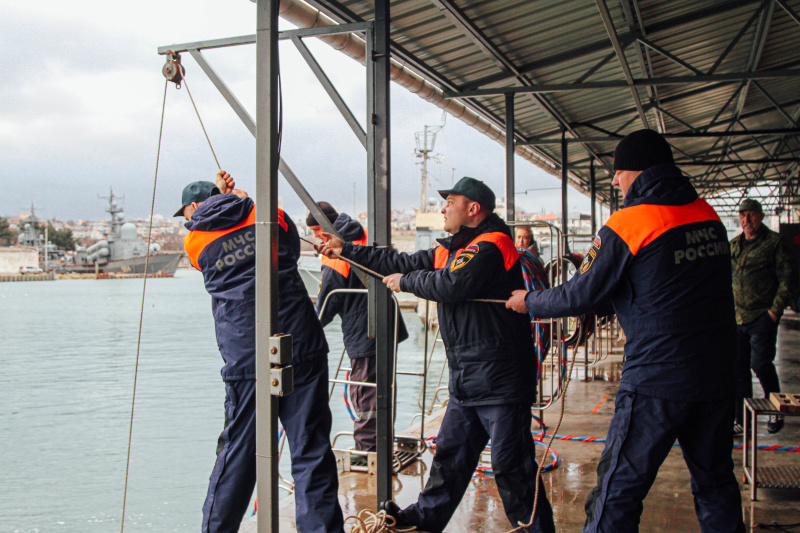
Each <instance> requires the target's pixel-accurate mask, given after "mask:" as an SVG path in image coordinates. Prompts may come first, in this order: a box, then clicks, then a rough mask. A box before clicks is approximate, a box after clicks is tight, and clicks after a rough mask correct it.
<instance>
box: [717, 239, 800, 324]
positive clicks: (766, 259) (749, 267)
mask: <svg viewBox="0 0 800 533" xmlns="http://www.w3.org/2000/svg"><path fill="white" fill-rule="evenodd" d="M731 261H732V267H733V298H734V301H735V304H736V322H737V323H738V324H746V323H748V322H752V321H753V320H755V319H756V318H758V317H759V316H761V315H763V314H764V313H766V312H767V311H772V312H773V313H775V314H776V315H777V316H781V315H782V314H783V310H784V309H785V308H786V307H787V306H788V305H789V304H790V303H791V302H792V301H793V300H794V298H795V296H796V295H797V285H798V284H797V279H796V278H797V270H796V269H797V267H796V265H795V260H794V257H793V256H792V252H791V250H790V249H789V247H788V246H787V245H786V244H785V243H784V242H783V240H782V238H781V236H780V234H778V233H775V232H774V231H772V230H770V229H769V228H767V227H766V226H764V225H762V226H761V229H760V230H759V231H758V233H757V234H756V236H755V237H754V238H753V239H752V240H751V241H749V242H748V243H747V244H746V245H745V237H744V233H742V234H740V235H737V236H736V237H735V238H734V239H733V240H732V241H731Z"/></svg>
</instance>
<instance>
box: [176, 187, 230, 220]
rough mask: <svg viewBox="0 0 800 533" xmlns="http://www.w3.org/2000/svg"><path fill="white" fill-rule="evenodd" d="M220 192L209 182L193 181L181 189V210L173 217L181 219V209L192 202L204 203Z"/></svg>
mask: <svg viewBox="0 0 800 533" xmlns="http://www.w3.org/2000/svg"><path fill="white" fill-rule="evenodd" d="M219 193H220V191H219V189H218V188H217V186H216V185H214V184H213V183H211V182H210V181H195V182H192V183H190V184H189V185H187V186H186V187H184V188H183V195H181V208H180V209H178V210H177V211H176V212H175V214H174V215H172V216H174V217H182V216H183V209H184V208H185V207H186V206H187V205H190V204H191V203H192V202H197V203H200V202H205V201H206V200H208V199H209V198H211V197H212V196H216V195H217V194H219Z"/></svg>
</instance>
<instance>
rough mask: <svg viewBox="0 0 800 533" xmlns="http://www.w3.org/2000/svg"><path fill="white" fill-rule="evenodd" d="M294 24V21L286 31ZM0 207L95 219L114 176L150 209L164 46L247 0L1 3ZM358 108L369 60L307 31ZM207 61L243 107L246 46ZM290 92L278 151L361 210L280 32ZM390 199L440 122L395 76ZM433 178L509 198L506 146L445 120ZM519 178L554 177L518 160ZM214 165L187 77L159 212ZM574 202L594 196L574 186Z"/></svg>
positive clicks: (320, 97) (228, 141)
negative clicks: (428, 131) (474, 183)
mask: <svg viewBox="0 0 800 533" xmlns="http://www.w3.org/2000/svg"><path fill="white" fill-rule="evenodd" d="M288 27H289V26H287V28H288ZM0 31H2V35H3V37H2V46H0V71H1V72H3V78H4V79H3V83H2V84H0V163H2V168H3V177H2V178H0V179H2V189H3V192H2V194H0V216H15V215H19V214H20V213H22V212H28V211H29V206H30V205H31V203H32V202H33V203H34V204H35V205H36V207H37V213H38V214H39V215H40V216H42V217H45V218H57V219H60V220H69V219H79V218H83V219H101V218H104V217H105V216H106V215H105V213H104V212H103V208H104V202H103V200H100V199H98V196H105V195H107V194H108V192H109V189H110V188H113V190H114V193H115V194H118V195H124V202H123V205H124V207H125V209H126V213H127V215H128V216H130V217H136V218H143V217H146V216H147V214H148V213H149V210H150V202H151V197H152V193H153V183H154V178H155V175H156V157H157V150H158V138H159V127H160V119H161V102H162V98H163V96H164V86H165V80H164V78H163V76H162V75H161V67H162V65H163V63H164V58H163V57H162V56H159V55H158V54H157V52H156V50H157V48H158V46H161V45H167V44H171V43H183V42H190V41H197V40H205V39H214V38H222V37H231V36H236V35H247V34H252V33H254V32H255V4H253V3H251V2H250V1H248V0H225V1H222V0H214V1H211V0H167V1H154V0H140V1H138V2H127V3H125V2H108V1H100V0H75V1H71V2H64V1H63V0H60V1H59V0H36V1H25V2H23V1H19V0H0ZM307 42H308V45H309V47H310V48H311V49H312V52H313V53H314V54H315V56H316V57H317V59H318V61H319V62H320V63H321V64H322V65H323V68H325V70H326V72H327V74H328V76H329V77H330V78H331V79H332V80H333V81H334V84H335V85H336V86H337V89H338V90H339V92H340V93H341V94H342V95H343V97H344V98H345V100H346V101H347V102H348V104H349V106H350V108H351V109H353V110H354V112H355V113H356V115H357V116H358V117H359V118H361V119H362V124H363V116H364V114H365V112H364V110H365V107H366V103H365V89H364V86H365V70H364V67H363V66H362V65H360V64H359V63H357V62H355V61H354V60H352V59H350V58H348V57H346V56H344V55H342V54H340V53H338V52H335V51H333V50H332V49H330V48H329V47H328V46H327V45H325V44H323V43H318V42H315V41H310V42H309V41H307ZM205 56H206V58H207V60H208V61H209V62H210V63H211V65H212V66H213V67H214V68H215V69H216V70H217V72H218V73H219V74H220V75H221V76H222V78H223V79H224V80H225V82H226V83H227V84H228V86H229V87H230V88H231V89H232V90H233V92H234V94H236V96H237V97H238V98H239V100H240V101H241V102H242V103H243V104H244V105H245V107H246V108H247V109H248V110H249V112H250V113H251V115H252V114H254V113H255V105H254V102H255V47H254V46H252V45H250V46H241V47H236V48H228V49H223V50H210V51H207V52H205ZM183 64H184V66H185V68H186V79H187V84H188V85H189V88H190V89H191V91H192V95H193V96H194V98H195V102H196V103H197V106H198V109H199V112H200V114H201V117H202V119H203V121H204V123H205V125H206V129H207V130H208V133H209V137H210V139H211V142H212V144H213V146H214V150H215V151H216V154H217V157H218V158H219V160H220V165H221V166H222V167H223V168H224V169H225V170H227V171H229V172H230V173H231V174H232V175H234V177H236V178H237V180H238V184H239V186H240V187H241V188H243V189H245V190H249V191H250V192H253V191H254V187H255V180H254V173H255V170H254V169H255V149H254V145H255V142H254V139H253V137H252V136H251V135H250V133H249V131H248V130H247V129H246V128H245V127H244V125H243V124H242V123H241V122H240V120H239V119H238V117H237V116H236V115H235V114H234V113H233V111H232V110H231V108H230V107H229V106H228V104H227V103H226V102H225V101H224V100H223V99H222V97H221V96H220V95H219V93H218V92H217V91H216V89H215V88H214V87H213V86H212V85H211V83H210V82H209V81H208V79H207V78H206V76H205V74H203V72H202V71H201V70H200V68H199V66H197V64H196V63H195V62H194V60H193V59H192V58H191V57H190V56H189V55H188V54H185V55H184V57H183ZM281 72H282V88H283V95H284V100H283V105H284V133H283V144H282V156H283V158H284V159H285V160H286V162H287V163H288V164H289V166H290V167H292V169H293V170H294V171H295V173H296V174H297V175H298V176H299V177H300V179H301V180H302V182H303V183H304V185H305V186H306V188H307V189H308V190H309V192H310V193H311V195H312V196H313V197H314V198H315V199H317V200H327V201H330V202H331V203H333V204H334V205H337V206H338V207H339V209H340V210H341V211H349V212H352V211H354V210H355V211H363V210H365V209H366V154H365V152H364V149H363V148H362V146H361V144H360V143H359V142H358V141H357V140H356V138H355V136H354V135H353V134H352V132H351V131H350V129H349V128H348V127H347V125H346V123H345V122H344V119H343V118H342V117H341V115H340V114H339V113H338V111H337V110H336V108H335V107H334V105H333V104H332V102H331V101H330V100H329V98H328V97H327V95H326V94H325V93H324V92H323V90H322V88H321V87H320V86H319V84H318V83H317V82H316V79H315V78H314V77H313V75H312V73H311V71H310V70H309V69H308V67H307V66H306V65H305V63H304V62H303V61H302V59H300V56H299V55H298V54H297V53H296V51H295V50H294V48H293V46H292V45H291V43H288V42H284V43H282V44H281ZM391 98H392V112H393V115H392V121H393V122H392V164H393V177H392V180H393V181H392V183H393V188H392V202H393V207H395V208H410V207H411V206H412V205H417V204H418V203H419V197H420V167H419V164H418V161H419V160H418V159H417V158H415V157H414V149H415V147H416V144H415V133H416V132H418V131H422V130H423V127H424V126H425V125H428V126H437V125H441V124H442V123H443V116H442V112H441V110H439V109H438V108H436V107H435V106H433V105H431V104H428V103H427V102H424V101H422V100H421V99H419V98H418V97H416V96H414V95H412V94H410V93H408V92H407V91H405V90H404V89H402V88H400V87H397V86H394V85H393V87H392V95H391ZM435 153H436V154H439V157H438V158H437V161H436V162H432V163H430V164H429V172H430V174H431V178H432V179H431V190H430V191H429V193H428V196H432V195H433V194H435V193H434V192H433V190H434V189H435V188H442V187H445V186H448V185H450V183H451V180H452V178H453V177H455V179H458V178H460V177H461V176H464V175H468V176H474V177H477V178H479V179H483V180H484V181H486V182H487V183H488V184H489V185H490V186H491V187H492V188H493V189H494V190H495V191H496V192H498V193H500V194H498V196H500V195H502V193H501V191H502V190H503V180H504V154H503V147H502V146H500V145H499V144H497V143H495V142H493V141H490V140H488V139H486V138H484V137H483V136H482V135H480V134H479V133H477V132H476V131H475V130H473V129H472V128H470V127H468V126H466V125H465V124H463V123H462V122H460V121H459V120H457V119H455V118H453V117H447V120H446V123H445V126H444V128H443V129H442V130H441V131H440V133H439V134H438V137H437V140H436V146H435ZM516 168H517V190H518V191H524V190H525V189H549V188H555V187H558V186H559V182H558V181H557V180H556V179H555V178H553V177H551V176H550V175H548V174H546V173H544V172H543V171H541V170H539V169H538V168H536V167H534V166H533V165H532V164H530V163H527V162H525V161H522V160H520V159H518V160H517V165H516ZM215 171H216V163H215V162H214V159H213V157H212V154H211V151H210V149H209V147H208V144H207V143H206V141H205V138H204V137H203V132H202V130H201V128H200V125H199V122H198V120H197V117H196V115H195V113H194V110H193V109H192V107H191V103H190V101H189V97H188V95H187V93H186V90H185V89H181V90H176V88H175V86H174V85H173V84H169V86H168V87H167V96H166V112H165V117H164V128H163V139H162V145H161V155H160V163H159V170H158V182H157V189H156V198H155V212H156V213H160V214H163V215H167V216H168V215H171V214H172V213H173V212H174V211H175V209H176V208H177V207H178V206H179V204H180V191H181V190H182V188H183V186H184V185H185V184H186V183H188V182H189V181H194V180H197V179H209V178H212V177H213V175H214V173H215ZM279 187H280V194H281V196H282V200H283V205H284V208H285V209H286V210H287V211H288V212H289V213H290V214H291V215H292V216H294V217H295V218H298V217H299V216H301V214H302V215H303V216H304V214H305V208H304V207H303V206H302V203H301V202H300V200H299V199H298V198H297V197H296V196H295V194H294V192H293V191H292V190H291V189H290V187H289V186H288V184H286V182H285V181H283V180H281V184H280V186H279ZM570 193H571V194H570V211H573V210H576V209H580V210H583V211H587V210H588V209H589V201H588V199H587V198H585V197H584V196H583V195H581V194H580V193H578V192H576V191H574V190H572V189H570ZM517 201H518V203H519V205H520V206H521V207H522V208H524V209H526V210H529V211H540V210H542V209H545V210H548V211H559V210H560V200H559V191H557V190H541V191H531V192H529V193H528V194H527V195H522V194H521V195H519V196H518V197H517Z"/></svg>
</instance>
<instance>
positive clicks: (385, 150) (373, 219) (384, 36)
mask: <svg viewBox="0 0 800 533" xmlns="http://www.w3.org/2000/svg"><path fill="white" fill-rule="evenodd" d="M389 54H390V52H389V0H375V29H374V31H373V32H367V57H366V63H367V105H368V106H369V109H368V110H367V116H368V117H369V120H368V122H369V124H368V127H367V173H368V183H367V197H368V198H367V200H368V203H369V205H368V213H369V224H368V228H367V230H368V234H369V236H370V238H371V239H372V241H373V244H374V245H376V246H391V240H392V236H391V224H390V213H391V205H392V203H391V196H390V192H391V173H390V169H391V164H390V163H391V160H390V157H389V156H390V146H391V145H390V142H389V141H390V122H389V110H390V106H389V69H390V63H389V59H390V55H389ZM369 299H370V310H373V309H374V311H375V312H374V315H373V318H374V328H375V337H376V345H377V347H376V352H377V353H376V356H377V358H376V363H377V365H376V366H377V376H376V383H377V389H378V402H377V403H378V413H377V418H378V420H377V426H378V427H377V454H378V471H377V476H376V477H377V480H376V481H377V484H376V485H377V486H376V493H377V502H376V504H377V503H378V502H381V501H384V500H390V499H392V453H393V450H394V413H393V412H392V399H393V396H394V395H393V383H392V381H393V380H392V375H393V370H394V353H393V352H394V349H393V348H394V347H393V345H392V339H393V338H394V320H392V318H393V313H392V311H393V310H392V308H391V305H390V304H391V303H392V301H391V294H390V293H389V291H388V290H387V289H386V288H385V287H384V286H383V285H382V284H380V283H371V284H370V287H369Z"/></svg>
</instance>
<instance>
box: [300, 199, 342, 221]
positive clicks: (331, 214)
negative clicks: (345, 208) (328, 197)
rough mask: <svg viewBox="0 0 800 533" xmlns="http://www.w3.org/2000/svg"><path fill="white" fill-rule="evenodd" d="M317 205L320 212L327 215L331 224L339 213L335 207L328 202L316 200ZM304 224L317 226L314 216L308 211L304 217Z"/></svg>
mask: <svg viewBox="0 0 800 533" xmlns="http://www.w3.org/2000/svg"><path fill="white" fill-rule="evenodd" d="M317 207H319V208H320V209H321V210H322V214H324V215H325V216H326V217H328V220H330V221H331V224H333V223H334V222H336V219H337V218H339V213H338V212H337V211H336V208H335V207H333V206H332V205H331V204H329V203H328V202H317ZM306 226H319V223H318V222H317V219H316V218H314V215H312V214H311V213H309V214H308V217H306Z"/></svg>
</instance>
